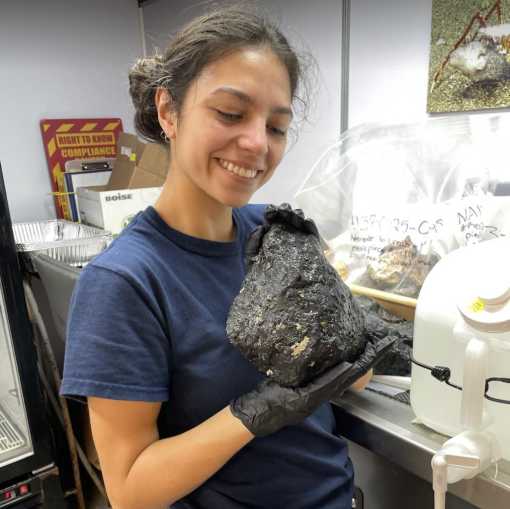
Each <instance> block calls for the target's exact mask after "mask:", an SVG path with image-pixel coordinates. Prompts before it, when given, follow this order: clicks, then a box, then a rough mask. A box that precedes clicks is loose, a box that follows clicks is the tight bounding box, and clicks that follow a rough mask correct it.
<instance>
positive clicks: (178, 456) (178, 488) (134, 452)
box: [88, 397, 253, 509]
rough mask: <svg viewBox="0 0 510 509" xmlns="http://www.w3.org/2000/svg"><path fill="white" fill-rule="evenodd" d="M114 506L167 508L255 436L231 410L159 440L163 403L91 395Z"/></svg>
mask: <svg viewBox="0 0 510 509" xmlns="http://www.w3.org/2000/svg"><path fill="white" fill-rule="evenodd" d="M88 401H89V409H90V421H91V425H92V433H93V436H94V443H95V445H96V448H97V452H98V456H99V461H100V463H101V470H102V472H103V475H104V479H105V483H106V488H107V491H108V496H109V497H110V502H111V504H112V507H113V509H139V508H140V507H143V508H144V509H166V508H168V506H169V505H171V504H172V503H173V502H175V501H176V500H179V499H180V498H182V497H184V496H185V495H187V494H188V493H190V492H191V491H193V490H194V489H196V488H197V487H198V486H200V485H201V484H203V483H204V482H205V481H206V480H207V479H208V478H209V477H211V476H212V475H213V474H214V473H215V472H217V471H218V470H219V469H220V468H221V467H222V466H223V465H224V464H225V463H226V462H227V461H228V460H229V459H230V458H231V457H232V456H233V455H234V454H235V453H236V452H237V451H239V450H240V449H241V448H242V447H244V446H245V445H246V444H247V443H248V442H250V441H251V440H252V439H253V435H252V434H251V433H250V432H249V431H248V430H247V428H246V427H245V426H244V425H243V424H242V422H241V421H240V420H239V419H237V418H235V417H234V416H233V415H232V412H231V411H230V408H228V407H227V408H225V409H223V410H221V411H220V412H218V413H217V414H216V415H214V416H213V417H211V418H210V419H208V420H207V421H205V422H204V423H202V424H200V425H199V426H197V427H196V428H194V429H192V430H190V431H188V432H186V433H183V434H182V435H179V436H176V437H172V438H166V439H163V440H160V439H159V434H158V429H157V424H156V422H157V418H158V414H159V411H160V409H161V403H144V402H135V401H118V400H110V399H102V398H92V397H89V398H88Z"/></svg>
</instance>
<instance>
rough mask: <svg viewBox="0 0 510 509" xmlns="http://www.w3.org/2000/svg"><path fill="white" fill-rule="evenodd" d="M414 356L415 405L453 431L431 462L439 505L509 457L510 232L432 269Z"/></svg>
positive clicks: (427, 420)
mask: <svg viewBox="0 0 510 509" xmlns="http://www.w3.org/2000/svg"><path fill="white" fill-rule="evenodd" d="M413 358H414V361H415V363H414V364H413V367H412V376H411V405H412V407H413V411H414V413H415V414H416V416H417V417H418V418H419V419H420V420H421V421H422V422H423V423H424V424H426V425H427V426H429V427H430V428H432V429H434V430H436V431H438V432H440V433H443V434H446V435H448V436H451V437H452V438H451V439H450V440H448V441H446V442H445V444H444V445H443V447H442V448H441V450H440V451H439V452H438V453H437V454H436V455H435V456H434V458H433V460H432V467H433V470H434V472H433V487H434V491H435V507H436V509H442V508H444V496H445V492H446V489H447V484H448V483H452V482H456V481H459V480H461V479H467V478H471V477H474V476H475V475H477V474H478V473H479V472H482V471H483V470H484V469H485V468H487V467H488V466H489V465H490V463H491V462H492V461H497V460H498V459H500V458H504V459H506V460H510V432H509V430H510V238H499V239H494V240H491V241H486V242H482V243H480V244H477V245H474V246H469V247H464V248H460V249H458V250H456V251H453V252H451V253H449V254H448V255H447V256H445V257H444V258H443V259H442V260H441V261H440V262H439V263H438V264H437V265H436V266H435V267H434V268H433V269H432V271H431V272H430V274H429V276H428V277H427V279H426V281H425V283H424V285H423V288H422V290H421V293H420V297H419V299H418V305H417V308H416V316H415V328H414V346H413ZM431 375H432V376H431Z"/></svg>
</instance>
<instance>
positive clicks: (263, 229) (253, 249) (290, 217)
mask: <svg viewBox="0 0 510 509" xmlns="http://www.w3.org/2000/svg"><path fill="white" fill-rule="evenodd" d="M276 222H280V223H287V224H290V225H292V226H294V227H295V228H296V229H298V230H301V231H302V232H305V233H311V234H313V235H315V236H316V237H317V239H319V231H318V230H317V226H316V225H315V223H314V221H313V219H305V215H304V213H303V211H302V210H301V209H294V210H292V207H291V206H290V205H289V204H288V203H282V204H281V205H280V206H279V207H277V206H276V205H269V206H268V207H267V209H266V210H265V211H264V224H262V225H260V226H257V227H256V228H255V229H254V230H253V231H252V232H251V235H250V238H249V239H248V243H247V245H246V253H245V255H244V264H245V265H246V267H249V266H250V265H251V263H252V260H253V257H254V256H256V255H257V254H258V252H259V250H260V246H261V245H262V239H263V238H264V235H265V234H266V233H267V232H268V231H269V228H271V225H272V224H273V223H276Z"/></svg>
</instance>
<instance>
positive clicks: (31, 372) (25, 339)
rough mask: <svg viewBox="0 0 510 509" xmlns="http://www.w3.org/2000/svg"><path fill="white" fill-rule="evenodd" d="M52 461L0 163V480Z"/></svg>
mask: <svg viewBox="0 0 510 509" xmlns="http://www.w3.org/2000/svg"><path fill="white" fill-rule="evenodd" d="M52 462H53V458H52V449H51V442H50V433H49V427H48V420H47V415H46V410H45V402H44V399H43V394H42V389H41V385H40V382H39V376H38V372H37V357H36V347H35V344H34V339H33V331H32V326H31V323H30V321H29V318H28V312H27V308H26V304H25V296H24V291H23V284H22V279H21V273H20V269H19V265H18V258H17V254H16V246H15V243H14V237H13V233H12V225H11V219H10V215H9V208H8V205H7V196H6V191H5V185H4V180H3V174H2V167H1V165H0V485H2V484H3V483H5V482H7V481H10V480H11V479H14V478H16V477H18V476H21V475H25V474H29V473H31V472H34V471H37V470H39V469H42V468H44V467H46V466H48V465H50V464H51V463H52Z"/></svg>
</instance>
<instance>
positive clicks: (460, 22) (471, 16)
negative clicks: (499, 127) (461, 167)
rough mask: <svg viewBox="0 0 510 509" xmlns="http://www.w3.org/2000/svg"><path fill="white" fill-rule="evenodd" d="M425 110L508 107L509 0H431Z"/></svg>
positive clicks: (509, 86)
mask: <svg viewBox="0 0 510 509" xmlns="http://www.w3.org/2000/svg"><path fill="white" fill-rule="evenodd" d="M428 85H429V86H428V101H427V113H440V112H447V111H467V110H483V109H488V108H509V107H510V0H497V1H483V0H433V5H432V34H431V41H430V66H429V84H428Z"/></svg>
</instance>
